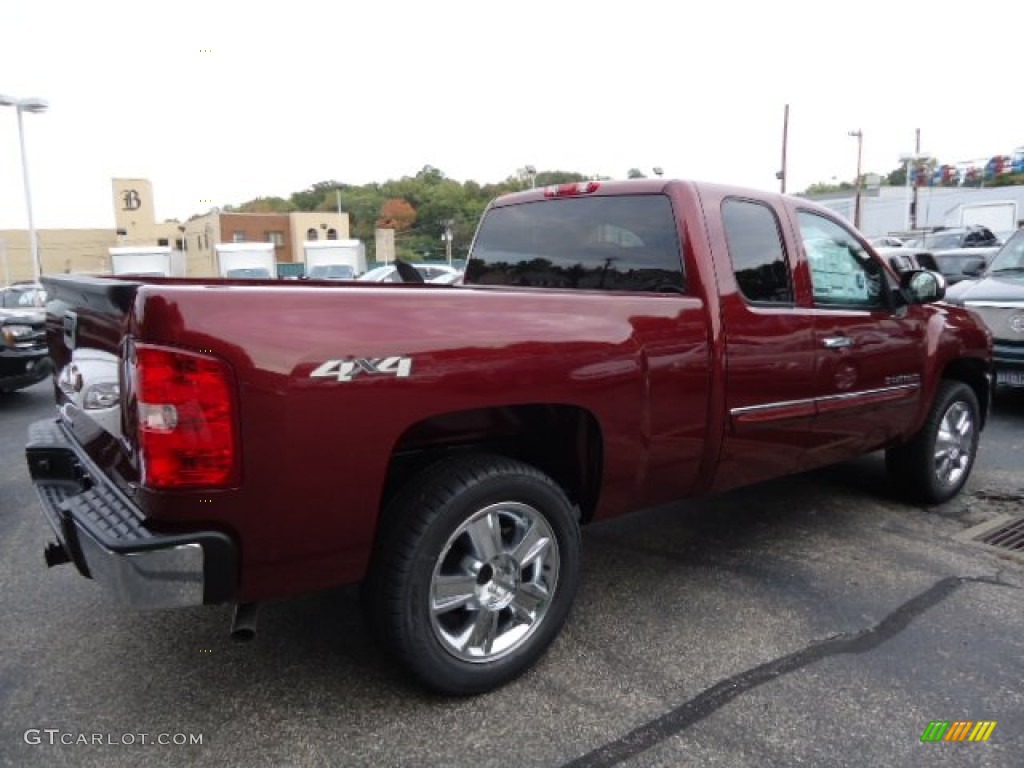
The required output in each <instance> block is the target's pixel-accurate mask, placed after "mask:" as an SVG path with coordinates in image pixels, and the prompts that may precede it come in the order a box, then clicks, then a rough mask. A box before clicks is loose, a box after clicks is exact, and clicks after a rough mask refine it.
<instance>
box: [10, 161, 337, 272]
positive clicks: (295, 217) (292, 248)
mask: <svg viewBox="0 0 1024 768" xmlns="http://www.w3.org/2000/svg"><path fill="white" fill-rule="evenodd" d="M111 202H112V205H113V210H114V228H113V229H43V230H37V231H36V240H37V242H38V244H39V261H40V266H41V272H42V273H43V274H54V273H70V272H73V273H85V274H107V273H109V272H110V258H109V251H108V249H109V248H111V247H113V246H119V245H124V246H133V245H134V246H145V245H162V246H170V247H172V248H175V249H176V250H179V251H184V252H185V257H186V258H185V264H186V271H187V274H188V275H189V276H190V277H212V276H214V275H215V274H216V272H217V270H216V262H215V260H214V246H215V245H216V244H217V243H239V242H272V243H274V251H275V254H276V257H277V261H278V262H301V261H302V258H303V251H302V243H303V241H304V240H335V239H336V240H345V239H348V237H349V217H348V214H347V213H344V212H337V211H314V212H306V211H301V212H292V213H234V212H223V211H220V210H218V209H214V210H212V211H210V212H209V213H206V214H203V215H200V216H195V217H193V218H191V219H189V220H188V221H186V222H180V221H177V220H175V219H171V220H168V221H157V220H156V206H155V203H154V198H153V188H152V184H151V183H150V182H149V180H148V179H113V184H112V195H111ZM33 274H34V270H33V269H32V257H31V249H30V247H29V237H28V232H27V230H0V281H3V282H2V283H0V284H7V283H12V282H16V281H18V280H30V279H31V278H32V276H33Z"/></svg>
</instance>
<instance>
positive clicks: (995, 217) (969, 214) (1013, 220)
mask: <svg viewBox="0 0 1024 768" xmlns="http://www.w3.org/2000/svg"><path fill="white" fill-rule="evenodd" d="M951 213H952V215H951V216H947V217H946V226H951V227H970V226H975V225H981V226H983V227H988V228H989V229H991V230H992V231H993V232H995V233H997V234H999V233H1001V232H1010V231H1013V230H1015V229H1016V228H1017V201H1016V200H992V201H989V202H985V203H964V204H962V205H959V206H957V207H956V208H954V209H953V211H951Z"/></svg>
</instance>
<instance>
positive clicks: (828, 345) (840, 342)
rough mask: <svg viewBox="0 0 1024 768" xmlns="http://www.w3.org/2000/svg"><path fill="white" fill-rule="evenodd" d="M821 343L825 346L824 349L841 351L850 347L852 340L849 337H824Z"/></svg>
mask: <svg viewBox="0 0 1024 768" xmlns="http://www.w3.org/2000/svg"><path fill="white" fill-rule="evenodd" d="M821 343H822V344H824V345H825V349H843V348H844V347H852V346H853V339H851V338H850V337H849V336H826V337H825V338H824V339H822V340H821Z"/></svg>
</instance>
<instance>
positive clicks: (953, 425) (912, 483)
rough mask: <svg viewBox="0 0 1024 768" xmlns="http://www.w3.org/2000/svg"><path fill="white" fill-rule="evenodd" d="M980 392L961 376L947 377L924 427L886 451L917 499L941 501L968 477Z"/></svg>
mask: <svg viewBox="0 0 1024 768" xmlns="http://www.w3.org/2000/svg"><path fill="white" fill-rule="evenodd" d="M979 413H980V409H979V407H978V398H977V396H976V395H975V394H974V390H973V389H971V388H970V387H969V386H968V385H967V384H964V383H963V382H960V381H948V380H947V381H943V382H942V383H941V384H940V385H939V389H938V392H937V393H936V396H935V402H934V403H933V404H932V409H931V411H929V413H928V418H927V419H926V420H925V423H924V425H923V426H922V427H921V430H920V431H919V432H918V433H917V434H916V435H915V436H914V438H913V439H912V440H911V441H910V442H909V443H907V444H906V445H901V446H898V447H896V448H890V449H889V450H888V451H887V452H886V466H887V469H888V472H889V475H890V477H891V478H892V480H893V482H894V483H895V484H896V485H897V486H898V487H900V488H901V489H902V490H903V491H905V492H906V493H907V494H909V495H910V496H911V497H912V498H914V499H915V500H917V501H922V502H925V503H931V504H941V503H942V502H945V501H949V500H950V499H951V498H953V497H954V496H956V495H957V494H958V493H959V492H960V490H961V489H962V488H963V487H964V484H965V483H966V482H967V478H968V476H969V475H970V473H971V469H972V468H973V466H974V459H975V456H976V455H977V452H978V436H979V433H980V431H981V419H980V416H979Z"/></svg>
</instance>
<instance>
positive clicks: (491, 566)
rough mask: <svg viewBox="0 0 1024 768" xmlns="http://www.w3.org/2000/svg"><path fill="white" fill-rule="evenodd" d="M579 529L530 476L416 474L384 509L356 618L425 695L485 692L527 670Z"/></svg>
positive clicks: (506, 465) (544, 481) (470, 464)
mask: <svg viewBox="0 0 1024 768" xmlns="http://www.w3.org/2000/svg"><path fill="white" fill-rule="evenodd" d="M580 549H581V544H580V530H579V522H578V519H577V514H576V510H575V508H574V507H573V505H572V504H570V502H569V500H568V499H567V498H566V496H565V493H564V492H563V491H562V489H561V488H559V487H558V485H556V484H555V483H554V481H552V480H551V479H550V478H549V477H547V476H546V475H545V474H543V473H542V472H540V471H539V470H537V469H536V468H534V467H532V466H530V465H528V464H524V463H522V462H519V461H515V460H513V459H508V458H504V457H499V456H491V455H473V456H463V457H457V458H453V459H449V460H445V461H442V462H440V463H438V464H435V465H433V466H432V467H430V468H428V469H427V470H425V471H424V472H422V473H421V474H420V475H418V476H417V477H416V478H415V479H414V480H413V481H412V482H411V483H409V485H408V486H407V487H406V488H405V489H403V491H402V492H400V493H399V494H398V496H397V497H396V498H395V499H394V501H392V502H391V503H390V504H389V505H388V508H387V509H386V510H385V513H384V518H383V522H382V530H381V533H380V537H379V541H378V546H377V547H376V549H375V552H374V557H373V562H372V563H371V567H370V573H369V577H368V579H367V581H366V583H365V584H364V585H363V596H362V597H363V607H364V610H365V611H366V613H367V615H368V617H369V619H370V621H371V623H372V625H373V628H374V630H375V632H376V634H377V635H378V637H379V638H380V639H381V640H382V641H383V642H384V643H385V644H386V645H387V646H388V647H389V648H390V650H391V651H392V652H393V653H394V654H395V655H396V657H397V658H398V660H399V661H400V662H401V663H402V664H403V665H404V666H405V667H406V668H407V669H408V670H409V671H411V672H412V674H413V675H415V676H416V677H417V678H418V679H419V680H420V681H421V682H422V683H423V684H424V685H425V686H426V687H427V688H429V689H431V690H433V691H436V692H438V693H443V694H453V695H469V694H476V693H482V692H485V691H489V690H491V689H493V688H496V687H498V686H500V685H503V684H504V683H507V682H508V681H510V680H512V679H514V678H515V677H517V676H518V675H520V674H521V673H522V672H524V671H525V670H526V669H528V668H529V667H530V666H532V665H533V664H534V663H535V662H536V661H537V660H538V659H539V658H540V657H541V656H542V655H543V654H544V652H545V651H546V650H547V648H548V646H549V645H550V644H551V641H552V640H554V638H555V637H556V636H557V635H558V632H559V631H560V630H561V628H562V625H563V624H564V623H565V620H566V617H567V616H568V614H569V609H570V607H571V605H572V602H573V599H574V597H575V593H576V588H577V585H578V583H579V574H580V560H581V553H580Z"/></svg>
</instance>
